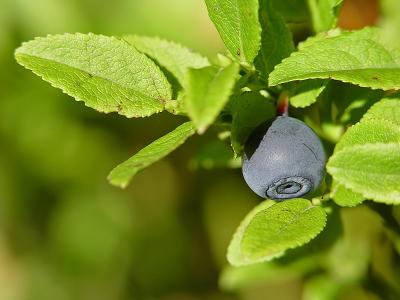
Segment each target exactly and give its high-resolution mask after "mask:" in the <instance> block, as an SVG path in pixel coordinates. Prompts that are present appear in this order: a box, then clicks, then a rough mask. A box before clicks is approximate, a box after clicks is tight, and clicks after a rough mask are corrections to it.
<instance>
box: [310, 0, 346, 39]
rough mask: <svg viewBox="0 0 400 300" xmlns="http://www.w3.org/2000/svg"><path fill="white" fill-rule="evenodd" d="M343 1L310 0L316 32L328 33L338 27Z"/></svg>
mask: <svg viewBox="0 0 400 300" xmlns="http://www.w3.org/2000/svg"><path fill="white" fill-rule="evenodd" d="M342 2H343V0H308V6H309V8H310V12H311V19H312V24H313V27H314V31H315V32H321V31H327V30H329V29H331V28H334V27H335V26H336V22H337V19H338V14H339V8H340V5H341V4H342Z"/></svg>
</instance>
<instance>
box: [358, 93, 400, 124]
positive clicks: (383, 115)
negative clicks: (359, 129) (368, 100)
mask: <svg viewBox="0 0 400 300" xmlns="http://www.w3.org/2000/svg"><path fill="white" fill-rule="evenodd" d="M369 119H375V120H381V121H390V122H391V123H393V124H396V125H400V98H399V96H398V95H397V97H396V96H394V97H393V98H384V99H382V100H381V101H379V102H377V103H375V104H374V105H373V106H372V107H371V108H370V109H369V110H368V112H367V113H366V114H365V115H364V117H363V119H362V121H365V120H369Z"/></svg>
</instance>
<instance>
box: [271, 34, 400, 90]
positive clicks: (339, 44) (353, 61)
mask: <svg viewBox="0 0 400 300" xmlns="http://www.w3.org/2000/svg"><path fill="white" fill-rule="evenodd" d="M312 78H320V79H329V78H331V79H336V80H339V81H343V82H349V83H353V84H356V85H360V86H363V87H370V88H373V89H383V90H390V89H400V51H399V50H396V49H393V48H392V47H391V45H390V43H389V42H388V41H386V40H384V38H383V37H382V32H381V31H380V30H379V29H377V28H365V29H362V30H359V31H353V32H344V33H342V34H340V35H338V36H327V37H325V38H321V39H318V40H315V41H313V42H312V43H308V46H307V45H306V46H304V45H303V48H302V49H301V50H299V51H298V52H295V53H293V54H292V55H291V56H290V57H289V58H286V59H285V60H283V62H282V63H281V64H279V65H277V66H276V67H275V70H274V71H273V72H272V73H271V74H270V77H269V84H270V85H271V86H274V85H278V84H281V83H285V82H290V81H294V80H305V79H312Z"/></svg>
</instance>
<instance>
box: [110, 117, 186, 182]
mask: <svg viewBox="0 0 400 300" xmlns="http://www.w3.org/2000/svg"><path fill="white" fill-rule="evenodd" d="M193 134H194V128H193V125H192V123H191V122H186V123H184V124H182V125H180V126H178V127H177V128H176V129H175V130H173V131H171V132H170V133H168V134H166V135H164V136H163V137H161V138H159V139H158V140H156V141H154V142H152V143H151V144H150V145H148V146H146V147H144V148H143V149H142V150H140V151H139V152H138V153H136V154H135V155H134V156H132V157H131V158H129V159H128V160H127V161H125V162H123V163H122V164H120V165H118V166H117V167H115V168H114V169H113V170H112V171H111V173H110V175H109V176H108V180H109V181H110V182H111V184H113V185H115V186H119V187H122V188H124V187H126V186H127V185H128V184H129V181H130V180H131V179H132V177H133V176H135V175H136V174H137V173H138V172H139V171H141V170H143V169H144V168H146V167H148V166H149V165H151V164H153V163H155V162H156V161H158V160H160V159H162V158H163V157H165V156H167V155H168V154H169V153H171V152H172V151H174V150H175V149H176V148H178V147H179V146H180V145H182V144H183V143H184V142H185V141H186V139H187V138H188V137H190V136H191V135H193Z"/></svg>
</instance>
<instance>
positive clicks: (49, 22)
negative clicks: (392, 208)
mask: <svg viewBox="0 0 400 300" xmlns="http://www.w3.org/2000/svg"><path fill="white" fill-rule="evenodd" d="M345 6H346V7H347V8H346V9H345V11H344V12H343V14H342V18H341V25H342V26H343V27H346V28H357V27H361V26H364V25H365V24H374V23H375V22H377V20H378V16H377V15H378V12H379V8H378V4H377V2H376V1H366V0H363V1H347V3H346V5H345ZM63 32H83V33H86V32H94V33H102V34H106V35H123V34H128V33H135V34H146V35H151V36H154V35H156V36H160V37H163V38H167V39H171V40H174V41H178V42H180V43H182V44H184V45H187V46H189V47H190V48H192V49H194V50H196V51H199V52H201V53H203V54H205V55H207V56H209V57H212V56H214V55H215V54H216V53H217V52H220V51H223V46H222V43H221V41H220V39H219V36H218V34H217V32H216V31H215V29H214V27H213V25H212V23H211V22H210V20H209V19H208V16H207V11H206V8H205V5H204V3H203V1H202V0H146V1H144V0H113V1H107V0H96V1H95V0H34V1H33V0H0V299H1V300H55V299H57V300H64V299H65V300H69V299H74V300H87V299H96V300H103V299H104V300H111V299H121V300H124V299H134V300H137V299H139V300H141V299H146V300H147V299H163V300H181V299H182V300H186V299H188V300H192V299H193V300H196V299H206V300H207V299H210V300H211V299H246V300H247V299H248V300H258V299H289V300H292V299H299V298H300V297H301V295H302V294H304V292H303V285H304V283H305V282H306V281H307V278H306V277H305V276H303V275H302V273H301V272H300V273H299V274H298V275H296V276H288V275H287V274H286V275H285V276H278V274H282V272H281V273H279V272H275V273H274V272H273V271H272V273H271V274H269V275H268V276H261V279H260V278H259V277H260V276H258V277H257V274H258V273H257V272H258V271H257V270H256V271H255V272H253V273H251V275H249V276H247V277H246V275H243V274H244V273H243V274H242V273H241V274H236V275H235V274H234V273H232V274H231V275H232V276H233V278H234V279H232V280H231V281H230V279H229V278H230V277H229V276H230V275H229V274H230V273H229V274H228V275H227V276H226V278H225V280H227V282H225V284H222V288H221V287H220V286H219V276H220V273H221V271H222V270H224V268H225V266H226V265H227V262H226V260H225V251H226V247H227V244H228V242H229V239H230V237H231V235H232V233H233V232H234V229H235V228H236V226H237V225H238V224H239V222H240V221H241V219H242V218H243V217H244V216H245V214H246V213H247V212H248V211H249V210H250V209H251V208H252V207H253V206H254V205H256V204H257V203H258V202H259V201H260V200H259V199H258V198H257V197H256V196H254V195H253V194H252V193H251V192H250V190H249V189H248V188H247V186H246V185H245V183H244V181H243V180H242V178H241V174H240V171H239V170H237V169H220V168H216V169H213V170H209V169H210V167H211V166H212V163H211V162H210V161H208V160H207V159H205V160H204V159H203V158H204V157H203V156H204V155H205V156H207V153H210V152H212V153H217V154H218V155H219V156H218V157H220V160H221V164H223V163H225V159H226V153H228V152H224V149H225V148H224V145H223V144H219V142H218V141H217V142H215V141H216V139H215V136H216V134H217V133H216V132H214V131H212V130H211V131H210V132H209V133H207V134H206V135H205V136H201V137H194V138H192V139H190V140H189V142H188V143H187V144H185V145H184V146H183V147H181V148H179V149H178V150H177V151H176V152H174V153H173V154H172V155H170V156H169V157H168V158H167V159H165V160H163V161H161V162H158V163H156V164H155V165H153V166H151V167H150V168H148V169H146V170H145V171H144V172H142V173H140V174H139V175H137V176H136V177H135V179H134V180H133V183H132V184H131V186H130V187H129V188H127V189H126V190H119V189H117V188H114V187H111V186H110V185H109V184H108V183H107V181H106V176H107V174H108V172H109V171H110V170H111V169H112V168H113V167H114V166H115V165H117V164H118V163H120V162H122V161H123V160H125V159H127V158H128V157H129V156H130V155H132V154H133V153H135V152H136V151H138V150H139V149H140V148H142V147H143V146H145V145H146V144H148V143H150V142H151V141H152V140H154V139H156V138H158V137H160V136H161V135H163V134H165V133H167V132H168V131H170V130H171V129H173V128H175V126H177V125H178V124H180V123H181V122H182V121H183V120H184V119H183V118H180V117H174V116H171V115H169V114H167V113H161V114H159V115H156V116H153V117H151V118H144V119H125V118H123V117H121V116H117V115H116V114H109V115H105V114H99V113H97V112H95V111H93V110H91V109H89V108H87V107H85V106H84V105H83V104H82V103H81V102H76V101H73V99H72V98H70V97H68V96H67V95H64V94H63V93H61V91H59V90H57V89H54V88H52V87H50V85H49V84H47V83H45V82H43V81H41V80H40V79H39V78H38V77H36V76H34V75H33V74H32V73H31V72H29V71H27V70H24V69H23V68H22V67H21V66H18V65H17V64H16V63H15V61H14V58H13V51H14V49H15V48H16V47H18V46H19V45H20V44H21V42H22V41H27V40H30V39H32V38H33V37H35V36H44V35H47V34H51V33H63ZM213 141H214V142H213ZM204 145H206V146H204ZM204 147H206V148H204ZM217 154H216V155H217ZM228 155H229V153H228ZM216 163H217V166H218V161H217V162H216ZM199 166H200V167H201V166H203V167H205V168H199ZM359 213H361V214H363V213H364V212H362V211H361V212H359ZM352 218H353V219H354V215H353V216H352ZM371 218H372V219H373V217H371ZM351 259H352V258H351ZM225 271H226V270H225ZM283 274H285V273H283ZM290 274H292V275H293V273H290ZM235 276H236V277H235ZM237 276H238V278H237ZM240 276H242V277H240ZM235 278H236V279H235ZM249 278H250V279H249ZM252 278H256V279H257V280H254V281H256V282H257V284H248V282H247V281H252V280H253V279H252ZM235 280H236V281H238V282H239V283H240V284H238V285H237V286H235V284H233V283H234V282H235ZM231 284H233V286H234V288H232V289H230V288H229V287H230V285H231ZM312 284H314V285H316V286H317V287H318V288H320V287H321V286H322V287H325V286H326V282H325V281H324V279H322V285H319V283H318V284H317V283H312ZM328 287H329V285H328ZM356 295H364V294H363V293H362V292H360V293H359V294H356ZM359 297H361V296H359ZM365 297H366V298H357V299H377V298H373V296H371V297H372V298H369V296H368V295H367V296H365ZM308 299H311V298H308ZM349 299H351V298H349ZM353 299H354V298H353Z"/></svg>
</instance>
